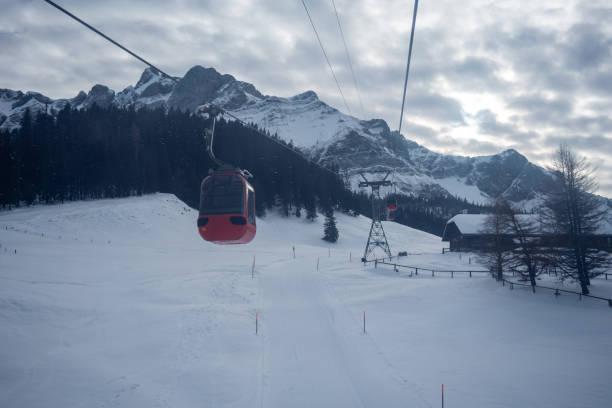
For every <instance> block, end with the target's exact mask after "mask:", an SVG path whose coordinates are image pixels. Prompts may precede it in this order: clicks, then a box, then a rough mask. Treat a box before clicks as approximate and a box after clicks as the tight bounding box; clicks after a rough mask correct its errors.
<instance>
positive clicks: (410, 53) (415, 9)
mask: <svg viewBox="0 0 612 408" xmlns="http://www.w3.org/2000/svg"><path fill="white" fill-rule="evenodd" d="M418 7H419V0H414V12H413V13H412V30H411V31H410V47H409V48H408V62H407V63H406V79H404V95H403V96H402V111H401V113H400V120H399V127H398V131H397V132H398V133H401V132H402V118H403V117H404V103H405V102H406V86H407V85H408V72H409V71H410V57H411V56H412V41H413V40H414V25H415V23H416V16H417V8H418Z"/></svg>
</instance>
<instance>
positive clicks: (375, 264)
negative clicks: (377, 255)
mask: <svg viewBox="0 0 612 408" xmlns="http://www.w3.org/2000/svg"><path fill="white" fill-rule="evenodd" d="M376 268H378V259H375V260H374V269H376Z"/></svg>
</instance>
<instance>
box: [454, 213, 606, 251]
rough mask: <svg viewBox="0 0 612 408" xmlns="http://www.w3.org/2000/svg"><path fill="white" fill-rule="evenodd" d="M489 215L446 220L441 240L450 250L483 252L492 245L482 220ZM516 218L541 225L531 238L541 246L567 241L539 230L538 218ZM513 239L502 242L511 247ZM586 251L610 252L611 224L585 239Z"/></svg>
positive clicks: (562, 243) (470, 215)
mask: <svg viewBox="0 0 612 408" xmlns="http://www.w3.org/2000/svg"><path fill="white" fill-rule="evenodd" d="M487 217H488V214H458V215H455V216H454V217H453V218H451V219H450V220H448V221H447V223H446V227H445V228H444V234H442V241H445V242H449V243H450V250H451V251H467V252H479V251H486V250H487V248H488V247H489V246H490V245H491V242H492V239H491V237H492V236H493V234H491V233H487V232H485V220H486V218H487ZM517 217H524V218H526V219H525V221H530V222H533V225H535V226H540V227H539V228H537V229H538V231H537V232H536V233H534V234H533V235H532V236H533V237H537V238H538V239H540V241H541V243H542V245H543V246H567V238H565V237H564V236H561V235H555V234H554V233H550V232H546V231H544V230H543V228H542V227H541V224H540V222H539V220H538V218H537V217H538V216H537V215H531V214H519V215H517ZM515 238H516V236H514V235H512V234H505V235H504V236H503V238H502V239H503V242H504V243H505V244H507V245H508V247H509V248H512V247H513V246H514V245H515V244H514V242H515ZM586 245H587V247H588V248H597V249H601V250H604V251H608V252H612V225H610V224H609V223H605V225H603V226H601V227H600V228H599V230H598V231H597V234H594V235H591V236H589V237H587V238H586Z"/></svg>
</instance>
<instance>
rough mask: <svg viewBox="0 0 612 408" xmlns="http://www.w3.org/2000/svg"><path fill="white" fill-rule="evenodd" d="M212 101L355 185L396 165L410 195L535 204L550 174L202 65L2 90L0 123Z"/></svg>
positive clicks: (509, 156)
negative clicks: (120, 85) (418, 138)
mask: <svg viewBox="0 0 612 408" xmlns="http://www.w3.org/2000/svg"><path fill="white" fill-rule="evenodd" d="M207 103H214V104H217V105H220V106H222V107H223V108H225V109H227V110H228V111H231V112H232V113H233V114H235V115H236V116H238V117H239V118H241V119H243V120H245V121H247V122H254V123H257V124H258V125H260V126H262V127H264V128H266V129H268V130H270V131H271V132H272V133H277V134H278V135H279V136H280V137H281V138H283V139H285V140H286V141H291V142H293V144H294V145H296V146H298V147H300V148H302V149H303V150H304V151H306V152H308V153H309V154H310V155H311V156H312V157H313V158H314V159H315V160H317V161H319V162H321V163H323V164H326V165H332V164H333V165H337V166H339V167H340V168H341V169H344V170H346V172H347V174H348V175H349V177H350V178H351V181H352V182H353V184H356V183H357V181H358V179H359V175H358V172H360V171H366V172H371V171H373V170H377V169H381V168H392V169H394V170H395V181H396V182H397V184H398V187H399V190H400V192H404V193H406V194H418V195H423V194H426V195H451V196H457V197H459V198H465V199H467V200H468V201H472V202H475V203H487V202H488V201H489V200H490V199H491V198H494V197H499V196H502V197H505V198H507V199H509V200H511V201H514V202H515V203H517V204H519V205H521V206H524V207H526V208H530V207H533V206H535V205H537V204H538V203H539V199H540V197H541V193H542V191H545V190H546V188H547V187H548V185H549V184H550V180H551V179H550V175H549V174H548V173H547V172H546V171H545V170H544V169H542V168H541V167H538V166H536V165H534V164H532V163H530V162H529V161H528V160H527V159H526V158H525V157H524V156H522V155H521V154H519V153H518V152H516V151H514V150H507V151H505V152H502V153H500V154H496V155H492V156H483V157H462V156H452V155H442V154H439V153H435V152H432V151H430V150H429V149H427V148H425V147H424V146H420V145H418V144H417V143H415V142H412V141H410V140H408V139H409V138H410V135H405V136H406V137H407V138H408V139H406V138H404V135H399V134H398V133H397V132H394V131H391V129H390V128H389V126H388V125H387V123H386V122H385V121H383V120H381V119H372V120H361V119H358V118H356V117H353V116H350V115H347V114H345V113H342V112H340V111H339V110H337V109H335V108H333V107H331V106H329V105H327V104H326V103H325V102H323V101H321V100H320V99H319V98H318V97H317V95H316V94H315V93H314V92H312V91H307V92H304V93H301V94H299V95H296V96H293V97H289V98H281V97H276V96H269V95H264V94H262V93H261V92H259V91H258V90H257V89H256V88H255V86H253V85H252V84H249V83H246V82H242V81H239V80H236V79H235V78H234V77H233V76H231V75H227V74H220V73H219V72H217V71H216V70H215V69H213V68H204V67H201V66H194V67H193V68H191V69H190V70H189V71H188V72H187V73H186V74H185V76H183V77H182V78H176V81H173V80H171V79H168V78H163V77H162V76H161V75H160V74H158V73H155V72H154V71H153V70H151V69H150V68H147V69H146V70H145V71H144V72H143V74H142V75H141V77H140V79H139V81H138V82H137V83H136V85H135V86H128V87H127V88H125V89H124V90H123V91H121V92H117V93H116V92H115V91H113V90H111V89H109V88H108V87H106V86H104V85H95V86H94V87H92V89H91V90H90V91H89V92H88V93H85V92H80V93H79V94H78V95H77V96H76V97H74V98H72V99H58V100H52V99H50V98H48V97H46V96H44V95H42V94H39V93H35V92H27V93H25V94H24V93H23V92H21V91H12V90H8V89H3V90H0V129H5V130H10V129H15V128H18V127H19V123H20V120H21V118H22V117H23V115H24V113H25V111H26V110H27V109H29V110H30V111H31V112H32V114H34V115H35V114H36V113H38V112H49V113H51V114H57V112H59V111H60V110H61V109H62V108H63V107H65V106H66V105H67V104H70V105H71V106H73V107H75V108H77V109H88V108H89V107H91V106H92V105H93V104H96V105H98V106H102V107H108V106H117V107H121V108H126V107H134V108H136V109H141V108H150V109H153V108H163V109H170V108H174V109H181V110H187V111H191V112H193V111H196V110H197V109H198V107H200V106H202V105H204V104H207Z"/></svg>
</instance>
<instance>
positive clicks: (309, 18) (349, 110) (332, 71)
mask: <svg viewBox="0 0 612 408" xmlns="http://www.w3.org/2000/svg"><path fill="white" fill-rule="evenodd" d="M301 1H302V5H303V6H304V10H306V14H307V15H308V20H309V21H310V25H311V26H312V30H313V31H314V33H315V36H316V37H317V41H318V42H319V46H320V47H321V51H323V56H324V57H325V61H327V65H328V66H329V70H330V71H331V74H332V76H333V77H334V81H335V82H336V86H337V87H338V91H339V92H340V96H342V100H343V101H344V106H346V110H347V111H348V113H349V114H350V113H351V108H349V106H348V103H346V98H345V97H344V93H342V88H340V82H338V78H336V74H335V73H334V69H333V68H332V64H331V62H329V58H328V57H327V53H326V52H325V48H324V47H323V43H322V42H321V37H319V33H318V32H317V28H316V27H315V25H314V22H313V21H312V17H311V16H310V11H308V7H306V3H305V2H304V0H301Z"/></svg>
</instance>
